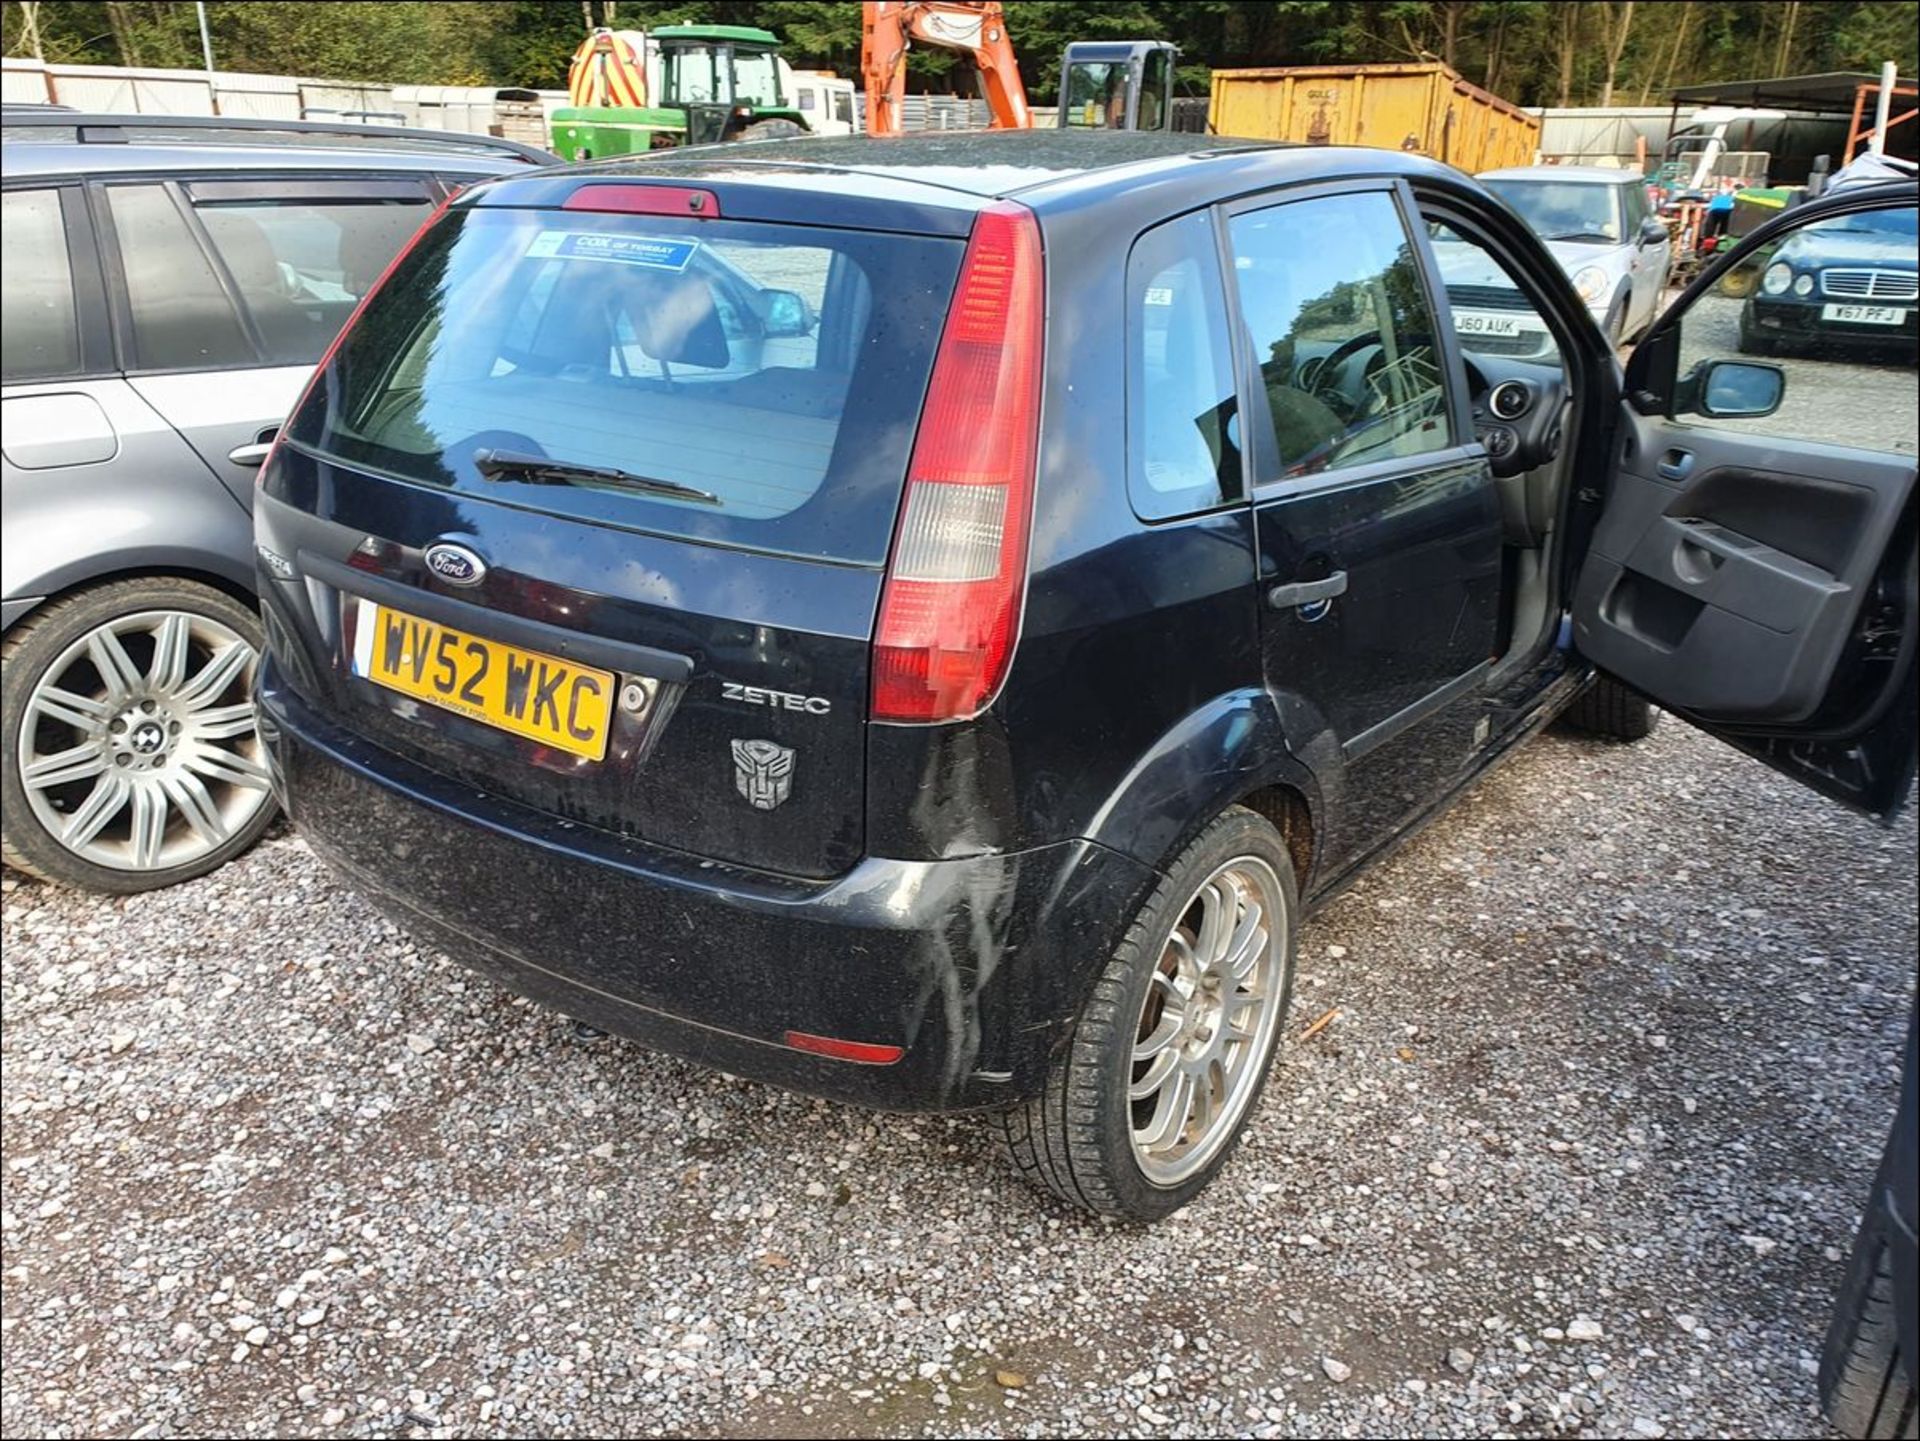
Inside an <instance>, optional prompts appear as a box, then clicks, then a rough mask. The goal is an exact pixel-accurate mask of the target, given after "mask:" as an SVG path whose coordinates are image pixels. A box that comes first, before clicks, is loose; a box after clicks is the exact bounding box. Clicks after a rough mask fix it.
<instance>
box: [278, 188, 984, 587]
mask: <svg viewBox="0 0 1920 1441" xmlns="http://www.w3.org/2000/svg"><path fill="white" fill-rule="evenodd" d="M962 250H963V246H962V245H961V243H960V242H959V241H957V240H942V239H933V238H928V237H917V236H904V235H887V234H878V233H871V232H859V231H836V230H828V229H816V228H802V227H796V226H790V225H761V224H755V223H751V222H742V221H733V220H706V221H699V220H684V219H678V218H667V217H651V216H649V217H635V216H622V215H601V214H592V213H585V212H562V211H517V210H506V209H494V208H488V207H474V208H469V209H465V210H455V211H452V212H450V213H449V215H448V216H447V217H446V218H445V219H444V220H443V221H442V222H441V223H440V224H439V225H437V226H436V227H435V228H434V230H433V231H432V232H430V233H429V234H428V235H427V236H426V237H425V238H424V239H423V240H422V241H421V243H420V244H419V245H418V246H416V247H415V248H414V249H413V250H412V251H411V252H410V253H409V254H408V255H407V257H406V259H405V260H404V261H403V262H402V263H401V265H400V266H399V268H398V269H397V270H396V272H395V274H394V277H393V280H392V282H391V283H390V284H389V285H387V286H386V287H385V288H384V289H383V290H382V292H381V294H380V296H379V297H378V298H377V299H376V300H375V302H374V303H373V304H372V305H371V306H369V307H368V309H367V312H366V314H365V316H364V317H363V318H362V320H361V321H360V323H359V324H357V325H356V326H355V327H354V328H353V330H352V331H351V332H350V333H349V334H348V335H347V337H346V339H345V340H344V341H343V342H342V343H341V346H340V348H339V350H338V351H336V352H335V358H334V360H333V363H332V366H331V368H330V371H329V373H328V376H327V379H326V383H324V384H322V385H318V386H315V387H314V390H313V393H312V395H311V397H310V399H309V402H308V404H307V405H306V406H305V407H303V408H302V410H301V412H300V413H299V414H298V415H297V416H296V417H295V418H294V420H293V422H292V424H291V426H290V430H289V438H290V439H291V441H292V442H293V443H295V444H299V445H303V446H306V447H308V448H311V449H313V450H314V451H316V452H318V453H319V454H321V455H323V456H332V457H336V458H338V459H341V460H345V461H348V462H351V463H355V464H358V465H362V466H365V467H367V468H369V469H373V470H378V471H384V472H386V473H388V474H391V475H394V476H397V477H399V478H402V479H405V480H410V481H416V482H420V483H424V484H428V485H435V486H447V487H451V488H454V489H457V490H462V491H470V492H472V493H474V494H476V495H481V496H485V497H488V498H491V499H499V500H507V501H512V502H513V503H515V504H519V505H523V506H529V507H536V508H539V509H543V510H549V511H553V512H557V513H566V514H572V515H577V516H580V517H582V518H586V519H595V520H602V521H605V522H607V523H609V524H616V525H623V526H627V527H630V528H634V529H641V530H649V531H654V532H660V533H666V534H676V535H687V536H692V537H698V538H701V539H705V540H711V541H714V542H717V543H722V544H732V545H742V546H750V547H753V548H757V549H769V550H779V551H786V552H789V553H793V554H802V555H818V556H825V557H831V558H833V559H837V560H845V561H851V562H856V563H861V564H873V565H878V564H880V563H882V562H883V561H884V560H885V558H886V552H887V547H888V544H889V542H890V540H891V538H892V530H893V519H894V514H895V511H896V509H897V507H898V503H899V496H900V489H901V485H902V481H903V478H904V475H905V470H906V462H907V456H908V452H909V449H910V447H911V445H912V441H913V434H914V427H915V425H916V424H917V423H918V419H919V408H920V401H921V398H922V396H923V394H924V392H925V390H926V383H927V376H928V372H929V370H930V369H931V367H932V358H933V352H934V347H935V345H936V343H937V341H938V339H939V335H940V331H941V327H942V325H943V323H944V321H945V316H946V307H947V302H948V300H949V298H950V296H951V294H952V289H953V283H954V277H955V275H956V273H957V271H958V268H959V261H960V256H961V253H962ZM503 454H504V455H511V456H516V457H533V458H536V459H538V460H545V461H552V462H555V463H556V464H557V465H562V466H566V467H570V468H572V469H573V470H574V471H576V472H577V470H578V468H580V467H595V468H599V469H602V470H610V471H618V472H621V473H622V477H624V483H623V482H622V480H619V479H616V480H596V479H594V478H593V477H591V476H584V475H580V474H577V473H574V474H570V475H569V476H568V477H567V478H564V479H558V480H556V478H555V476H554V475H553V474H552V473H546V474H543V475H532V474H528V473H525V471H524V469H523V470H522V471H519V472H507V471H502V470H501V469H500V467H499V466H498V464H497V461H498V458H499V457H500V456H501V455H503ZM476 459H477V460H478V461H479V463H478V464H476ZM634 482H640V483H639V484H635V483H634ZM648 482H651V483H653V485H652V488H651V489H649V488H648V486H647V484H646V483H648ZM661 482H664V483H665V484H666V485H668V486H680V487H690V488H692V489H694V490H696V491H699V492H704V494H705V496H706V497H709V498H707V499H702V498H696V497H687V498H681V497H679V496H675V495H669V494H662V493H660V485H659V483H661Z"/></svg>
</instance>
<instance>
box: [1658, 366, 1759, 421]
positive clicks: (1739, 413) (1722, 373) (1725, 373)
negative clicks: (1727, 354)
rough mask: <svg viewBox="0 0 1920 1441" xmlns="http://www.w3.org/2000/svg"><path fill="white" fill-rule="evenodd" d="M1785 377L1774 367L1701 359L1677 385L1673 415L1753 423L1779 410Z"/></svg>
mask: <svg viewBox="0 0 1920 1441" xmlns="http://www.w3.org/2000/svg"><path fill="white" fill-rule="evenodd" d="M1786 393H1787V375H1786V372H1785V371H1783V370H1782V369H1781V368H1780V367H1779V366H1777V365H1757V364H1755V363H1754V362H1753V361H1750V360H1703V361H1701V362H1700V363H1699V364H1698V365H1696V366H1694V368H1693V369H1692V370H1691V371H1689V372H1688V373H1687V375H1686V376H1685V378H1683V379H1682V380H1681V382H1680V393H1679V395H1678V396H1676V397H1675V403H1674V407H1673V410H1674V414H1676V415H1685V414H1693V415H1705V416H1710V417H1711V418H1713V419H1715V420H1757V419H1759V418H1760V417H1761V416H1763V415H1772V414H1773V413H1774V411H1776V410H1778V409H1779V408H1780V402H1781V400H1782V399H1783V398H1784V397H1785V396H1786Z"/></svg>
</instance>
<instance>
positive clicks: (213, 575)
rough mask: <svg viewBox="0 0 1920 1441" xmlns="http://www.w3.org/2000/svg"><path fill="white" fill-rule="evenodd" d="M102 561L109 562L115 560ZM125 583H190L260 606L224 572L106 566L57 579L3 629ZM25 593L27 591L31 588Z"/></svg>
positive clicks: (187, 566) (186, 566) (179, 566)
mask: <svg viewBox="0 0 1920 1441" xmlns="http://www.w3.org/2000/svg"><path fill="white" fill-rule="evenodd" d="M104 559H107V560H113V559H115V557H105V558H104ZM120 559H124V557H122V558H120ZM127 580H150V581H166V580H184V581H192V582H194V583H195V584H197V585H204V586H206V587H208V588H209V589H211V590H217V591H219V592H220V593H221V594H222V595H225V596H227V597H228V598H230V599H232V600H235V601H238V602H239V603H240V604H241V605H244V606H252V607H257V606H258V605H259V604H260V596H259V593H258V592H257V591H255V590H254V588H253V587H252V586H251V585H244V584H242V583H241V582H240V581H239V580H237V579H236V578H235V577H234V576H233V575H232V574H231V573H230V572H227V571H219V570H211V569H208V568H206V567H204V566H200V565H195V564H191V563H179V562H163V563H161V564H157V565H141V564H121V565H109V566H107V567H106V568H105V569H102V570H98V571H88V572H86V573H85V574H82V575H78V576H65V575H63V576H61V577H60V578H59V582H58V583H57V584H55V585H51V586H48V587H47V588H46V593H45V594H44V595H41V596H39V598H38V599H37V600H36V601H35V602H34V604H33V606H32V607H30V608H29V609H27V610H24V611H22V612H21V613H20V614H19V615H17V616H14V617H13V618H12V620H11V621H10V622H9V624H8V627H7V628H8V629H9V630H11V629H12V628H13V627H14V626H15V625H18V624H19V623H20V622H21V621H23V620H25V619H27V617H29V616H32V615H35V614H38V613H39V611H40V610H41V609H42V608H43V607H45V606H48V605H51V604H52V603H53V602H54V601H57V600H64V599H66V598H67V597H68V596H71V595H77V594H79V593H80V592H81V591H83V590H93V589H94V588H95V587H97V586H103V585H112V584H114V583H115V582H118V581H127ZM28 589H30V590H31V589H32V587H29V588H28Z"/></svg>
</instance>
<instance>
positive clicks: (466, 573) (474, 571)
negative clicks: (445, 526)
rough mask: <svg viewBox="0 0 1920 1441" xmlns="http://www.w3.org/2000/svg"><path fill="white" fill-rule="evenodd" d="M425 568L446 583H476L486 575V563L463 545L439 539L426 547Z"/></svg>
mask: <svg viewBox="0 0 1920 1441" xmlns="http://www.w3.org/2000/svg"><path fill="white" fill-rule="evenodd" d="M425 560H426V562H427V569H428V570H430V571H432V572H433V573H434V574H435V575H437V576H439V577H440V579H442V580H444V581H445V582H446V583H447V584H448V585H478V584H480V582H481V580H482V579H483V578H484V577H485V576H486V573H487V563H486V562H485V561H484V560H482V559H480V557H479V556H477V555H475V554H474V553H473V552H472V551H470V550H468V549H467V548H466V547H465V546H464V545H454V544H453V543H452V542H451V541H444V540H443V541H440V542H438V543H437V544H434V545H430V546H428V547H427V550H426V555H425Z"/></svg>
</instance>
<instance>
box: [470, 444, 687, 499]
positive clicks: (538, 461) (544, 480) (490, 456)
mask: <svg viewBox="0 0 1920 1441" xmlns="http://www.w3.org/2000/svg"><path fill="white" fill-rule="evenodd" d="M473 468H474V469H475V470H477V471H479V472H480V474H481V475H482V476H483V477H485V478H486V479H488V480H501V479H504V478H505V477H507V476H512V477H513V478H514V479H516V480H530V481H532V482H533V483H534V484H535V485H604V486H609V487H611V488H613V489H615V490H637V491H639V492H641V493H642V494H644V495H667V496H672V497H673V498H674V499H675V500H691V501H697V502H699V503H700V504H701V505H719V504H720V497H719V496H717V495H715V494H714V493H713V492H712V491H710V490H701V489H700V488H699V487H698V486H693V485H682V484H681V483H680V482H679V481H677V480H661V479H659V478H657V477H655V476H651V475H635V474H633V473H632V472H631V471H625V470H617V469H615V468H614V467H612V466H608V465H578V464H576V463H574V462H573V461H569V460H553V459H550V458H549V457H547V456H544V455H527V454H525V453H524V452H521V451H517V450H476V451H475V452H474V453H473Z"/></svg>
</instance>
